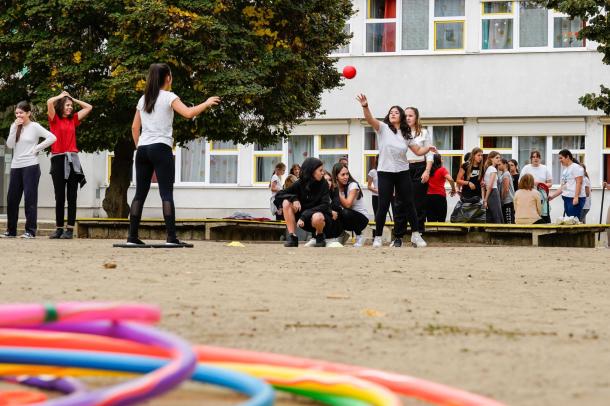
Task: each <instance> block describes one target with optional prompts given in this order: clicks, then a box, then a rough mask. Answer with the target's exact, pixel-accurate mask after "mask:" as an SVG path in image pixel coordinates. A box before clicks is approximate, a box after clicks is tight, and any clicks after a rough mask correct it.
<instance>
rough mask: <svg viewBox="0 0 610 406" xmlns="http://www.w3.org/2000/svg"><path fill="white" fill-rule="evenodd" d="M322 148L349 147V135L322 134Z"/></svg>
mask: <svg viewBox="0 0 610 406" xmlns="http://www.w3.org/2000/svg"><path fill="white" fill-rule="evenodd" d="M320 144H321V145H320V149H347V135H321V136H320Z"/></svg>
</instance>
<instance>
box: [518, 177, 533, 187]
mask: <svg viewBox="0 0 610 406" xmlns="http://www.w3.org/2000/svg"><path fill="white" fill-rule="evenodd" d="M533 188H534V177H533V176H532V175H530V174H529V173H526V174H525V175H523V176H522V177H521V179H519V189H525V190H532V189H533Z"/></svg>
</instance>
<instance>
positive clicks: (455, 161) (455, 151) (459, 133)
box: [428, 125, 464, 179]
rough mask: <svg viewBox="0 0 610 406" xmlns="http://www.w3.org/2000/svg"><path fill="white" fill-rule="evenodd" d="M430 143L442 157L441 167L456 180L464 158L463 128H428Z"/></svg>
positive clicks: (458, 126)
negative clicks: (430, 137)
mask: <svg viewBox="0 0 610 406" xmlns="http://www.w3.org/2000/svg"><path fill="white" fill-rule="evenodd" d="M428 131H429V132H430V133H431V134H432V143H433V144H434V146H435V147H436V148H437V149H438V150H439V153H440V154H441V156H442V157H443V166H444V167H445V168H447V171H448V172H449V174H451V176H452V177H453V179H455V178H456V176H457V173H458V171H459V170H460V165H461V164H462V159H463V156H464V126H461V125H454V126H441V125H439V126H437V125H435V126H429V127H428Z"/></svg>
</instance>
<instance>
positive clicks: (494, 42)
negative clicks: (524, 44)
mask: <svg viewBox="0 0 610 406" xmlns="http://www.w3.org/2000/svg"><path fill="white" fill-rule="evenodd" d="M512 47H513V20H512V19H502V20H500V19H497V20H496V19H494V20H483V49H511V48H512Z"/></svg>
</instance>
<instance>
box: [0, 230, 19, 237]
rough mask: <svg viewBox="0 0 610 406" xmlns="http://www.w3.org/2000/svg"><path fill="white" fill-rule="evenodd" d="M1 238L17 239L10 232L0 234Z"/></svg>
mask: <svg viewBox="0 0 610 406" xmlns="http://www.w3.org/2000/svg"><path fill="white" fill-rule="evenodd" d="M0 237H2V238H17V236H16V235H13V234H11V233H9V232H8V231H5V232H3V233H2V234H0Z"/></svg>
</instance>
